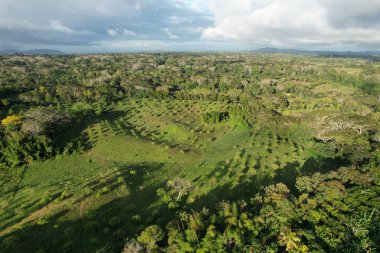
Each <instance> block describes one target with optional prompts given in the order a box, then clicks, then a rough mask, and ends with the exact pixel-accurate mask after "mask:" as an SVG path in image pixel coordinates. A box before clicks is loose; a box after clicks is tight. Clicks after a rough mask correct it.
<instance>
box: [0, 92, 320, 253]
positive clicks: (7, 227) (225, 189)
mask: <svg viewBox="0 0 380 253" xmlns="http://www.w3.org/2000/svg"><path fill="white" fill-rule="evenodd" d="M98 107H99V106H98V105H97V104H94V108H95V109H99V110H100V108H98ZM227 109H228V105H227V104H223V103H221V102H211V103H210V102H202V101H191V100H188V101H186V100H185V101H184V100H181V101H180V100H178V101H177V100H156V99H129V100H124V101H120V102H118V103H116V104H115V105H113V106H109V107H108V108H106V110H105V112H103V113H102V114H100V113H99V116H97V117H95V116H94V117H93V118H91V119H88V120H87V121H86V122H85V123H83V125H82V126H81V127H80V128H78V129H70V131H69V132H68V134H67V136H66V137H67V138H68V136H69V135H76V136H79V137H81V138H85V139H86V140H87V145H86V147H85V151H84V152H82V153H78V154H71V155H61V156H58V157H56V158H54V159H51V160H47V161H41V162H34V163H33V164H31V165H30V166H29V167H28V168H27V169H25V170H24V171H23V172H20V173H19V174H20V175H19V176H18V177H17V179H15V180H14V181H12V182H8V183H6V184H5V185H4V186H2V187H1V190H2V192H1V197H0V207H1V208H0V231H1V234H0V236H1V237H4V238H5V239H4V242H5V243H4V242H3V245H8V246H9V247H8V248H12V250H15V249H16V250H17V252H56V251H54V249H57V248H59V249H60V250H61V251H63V252H71V250H72V249H74V248H81V249H82V250H83V252H93V250H94V249H96V248H99V247H100V246H102V245H103V244H104V242H105V241H113V240H116V241H117V240H122V239H123V238H125V237H132V236H133V235H135V234H136V233H137V232H140V231H141V230H142V229H143V228H144V227H146V226H147V225H149V224H153V223H154V224H160V225H164V224H166V222H168V221H169V220H170V219H172V217H173V216H174V214H175V211H173V210H169V209H168V208H166V207H165V205H162V203H161V201H160V200H159V198H158V196H157V194H156V190H157V189H158V188H160V187H163V186H164V185H165V184H166V182H167V181H168V180H171V179H173V178H176V177H182V178H185V179H188V180H191V181H192V182H193V183H194V185H195V188H194V190H193V192H192V193H191V194H190V197H189V198H188V199H187V208H188V209H195V208H202V207H203V206H208V207H209V208H213V206H214V204H215V203H216V202H217V201H220V200H222V199H225V198H228V199H230V200H233V199H234V198H240V197H241V196H244V195H245V194H248V193H250V194H252V192H255V191H257V190H259V189H257V187H256V186H257V185H260V187H264V186H265V185H268V184H270V183H273V182H276V181H278V180H279V179H281V181H282V182H286V181H287V180H293V179H294V178H295V177H294V175H295V174H296V173H298V172H299V171H300V170H306V169H308V167H310V166H312V167H313V166H315V167H317V164H318V161H319V160H320V159H322V158H321V157H319V156H318V153H316V152H314V151H313V150H312V149H310V145H311V146H312V144H310V143H307V144H306V143H305V144H302V143H295V142H293V141H292V140H289V139H286V138H281V137H280V136H279V135H277V134H276V133H275V132H268V131H263V130H259V129H258V128H255V127H254V126H253V127H252V128H248V127H245V126H243V125H241V124H238V123H237V122H236V121H234V120H226V121H222V122H220V123H215V124H202V123H201V120H200V118H201V115H202V114H203V113H206V112H211V111H214V110H217V111H223V110H227ZM103 110H104V109H103ZM95 111H96V110H95ZM66 137H65V135H63V137H62V138H63V140H62V141H64V139H65V138H66ZM326 159H327V158H326ZM309 169H310V168H309ZM287 178H288V179H287ZM292 178H293V179H292ZM31 231H33V232H31ZM47 233H48V234H47ZM41 238H43V239H41ZM26 245H27V246H26ZM3 250H4V252H7V246H5V247H4V248H3ZM3 250H2V252H3Z"/></svg>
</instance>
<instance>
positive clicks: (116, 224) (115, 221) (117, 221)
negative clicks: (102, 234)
mask: <svg viewBox="0 0 380 253" xmlns="http://www.w3.org/2000/svg"><path fill="white" fill-rule="evenodd" d="M120 224H121V219H120V218H119V217H117V216H115V217H112V218H111V219H109V221H108V225H110V227H111V228H117V227H119V226H120Z"/></svg>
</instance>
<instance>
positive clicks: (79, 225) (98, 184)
mask: <svg viewBox="0 0 380 253" xmlns="http://www.w3.org/2000/svg"><path fill="white" fill-rule="evenodd" d="M343 165H346V162H345V161H343V160H341V159H330V158H319V159H316V158H313V157H311V158H309V159H308V160H306V161H305V163H304V164H303V165H300V163H298V162H292V163H287V164H286V165H285V166H283V167H282V168H280V169H277V170H276V171H273V170H268V169H258V170H257V173H256V175H254V176H248V175H247V174H246V175H243V176H242V177H240V178H239V179H238V182H236V181H235V182H234V183H232V182H231V183H225V184H222V185H216V186H215V187H214V188H213V189H211V190H210V191H209V192H208V193H207V194H205V195H203V196H201V197H198V198H197V199H195V201H194V202H193V203H191V204H185V206H183V207H182V208H181V209H180V210H178V209H177V210H169V209H168V208H167V207H166V205H163V204H160V203H161V202H159V201H157V200H158V197H157V194H156V190H157V189H158V188H159V187H163V184H164V183H165V182H157V181H155V180H154V179H155V178H156V177H157V173H159V170H160V169H161V167H162V166H163V164H148V163H142V164H132V165H129V164H122V165H118V166H117V168H118V169H117V170H116V171H115V172H112V173H110V174H109V175H107V180H106V181H104V180H102V179H99V180H97V181H93V182H90V183H87V184H86V185H84V187H89V188H91V190H92V193H91V194H88V195H86V196H82V198H78V199H77V201H76V202H74V204H73V205H72V206H70V207H68V209H67V210H64V211H63V212H62V213H58V214H55V215H53V216H51V217H46V218H43V217H42V218H40V219H37V222H36V221H34V222H33V223H29V224H26V225H24V226H23V227H22V228H19V229H18V230H16V231H15V232H12V233H9V234H6V235H4V236H3V237H2V238H0V252H4V253H7V252H18V253H23V252H46V253H48V252H54V253H55V252H120V251H121V248H122V246H123V243H124V240H125V238H132V237H136V235H138V234H139V233H140V232H141V231H142V230H143V229H144V228H145V227H147V226H149V225H152V224H157V225H160V226H161V227H164V226H165V225H166V224H167V223H168V222H169V221H170V220H173V219H175V218H176V211H177V212H179V211H182V210H187V211H189V210H200V209H201V208H203V207H207V208H209V209H214V208H215V207H216V205H217V203H219V202H221V201H222V200H226V201H236V200H242V199H245V200H247V201H248V200H250V199H251V198H252V197H254V196H255V195H256V194H257V193H258V192H262V191H263V190H264V189H265V187H267V186H268V185H271V184H275V183H279V182H282V183H284V184H286V185H287V186H288V188H289V189H290V190H291V191H292V192H294V193H296V189H295V182H296V178H297V176H299V175H308V174H310V173H315V172H324V173H326V172H329V171H332V170H336V169H337V168H338V167H340V166H343ZM208 176H215V175H213V174H210V175H208ZM219 176H221V177H223V176H228V175H227V174H224V173H221V175H219ZM205 180H209V179H208V178H207V176H206V179H205ZM200 181H201V180H199V181H197V182H200ZM147 182H154V183H149V184H148V183H147ZM104 189H106V191H105V190H104ZM120 190H122V192H123V194H119V193H118V191H120ZM108 191H110V192H113V195H107V194H109V193H107V192H108ZM97 194H100V197H99V198H102V199H104V198H107V196H110V197H112V196H113V197H112V200H109V201H108V202H107V203H106V204H101V205H99V207H97V208H94V209H89V208H82V206H83V205H84V203H86V202H89V201H91V202H92V201H94V202H96V201H97V198H98V196H97ZM94 195H95V196H96V197H94ZM115 196H116V197H115ZM95 206H96V205H95ZM69 209H70V212H69V214H70V215H69V216H68V215H66V216H63V215H64V214H66V212H68V210H69ZM69 217H70V218H69ZM106 248H107V249H108V250H106ZM100 249H102V251H99V250H100Z"/></svg>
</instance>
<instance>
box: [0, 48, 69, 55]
mask: <svg viewBox="0 0 380 253" xmlns="http://www.w3.org/2000/svg"><path fill="white" fill-rule="evenodd" d="M4 54H23V55H34V54H48V55H58V54H65V53H63V52H61V51H58V50H52V49H29V50H15V49H3V50H0V55H4Z"/></svg>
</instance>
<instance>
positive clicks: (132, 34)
mask: <svg viewBox="0 0 380 253" xmlns="http://www.w3.org/2000/svg"><path fill="white" fill-rule="evenodd" d="M123 34H124V35H129V36H136V35H137V34H136V33H135V32H134V31H131V30H128V29H123Z"/></svg>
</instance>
